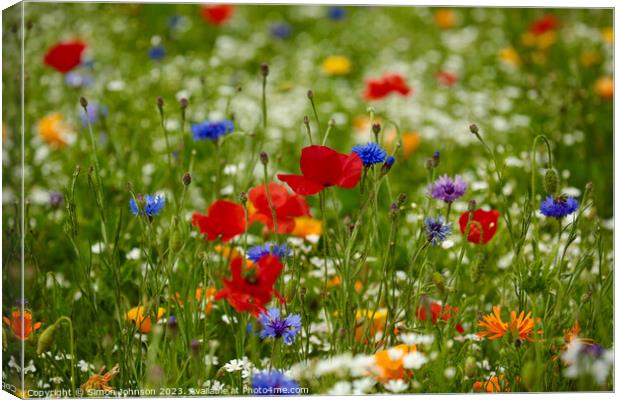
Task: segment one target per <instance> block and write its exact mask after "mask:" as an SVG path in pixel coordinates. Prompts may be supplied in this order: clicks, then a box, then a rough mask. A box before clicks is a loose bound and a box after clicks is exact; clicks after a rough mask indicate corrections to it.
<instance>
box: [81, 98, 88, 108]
mask: <svg viewBox="0 0 620 400" xmlns="http://www.w3.org/2000/svg"><path fill="white" fill-rule="evenodd" d="M80 105H81V106H82V107H84V108H86V107H87V106H88V100H86V97H84V96H81V97H80Z"/></svg>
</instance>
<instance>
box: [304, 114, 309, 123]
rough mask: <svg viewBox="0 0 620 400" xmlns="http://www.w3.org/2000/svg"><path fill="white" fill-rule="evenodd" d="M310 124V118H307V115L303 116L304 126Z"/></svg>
mask: <svg viewBox="0 0 620 400" xmlns="http://www.w3.org/2000/svg"><path fill="white" fill-rule="evenodd" d="M309 124H310V118H308V116H307V115H304V125H309Z"/></svg>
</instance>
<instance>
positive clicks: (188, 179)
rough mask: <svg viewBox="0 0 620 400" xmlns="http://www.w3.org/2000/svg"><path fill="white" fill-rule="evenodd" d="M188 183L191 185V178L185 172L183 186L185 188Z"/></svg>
mask: <svg viewBox="0 0 620 400" xmlns="http://www.w3.org/2000/svg"><path fill="white" fill-rule="evenodd" d="M190 183H192V176H191V175H190V174H189V172H186V173H184V174H183V184H184V185H185V186H188V185H189V184H190Z"/></svg>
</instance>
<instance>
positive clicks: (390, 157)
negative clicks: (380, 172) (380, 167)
mask: <svg viewBox="0 0 620 400" xmlns="http://www.w3.org/2000/svg"><path fill="white" fill-rule="evenodd" d="M395 161H396V159H395V158H394V157H392V156H389V157H388V158H387V159H386V160H385V163H386V164H387V165H389V166H390V167H391V166H392V165H393V164H394V162H395Z"/></svg>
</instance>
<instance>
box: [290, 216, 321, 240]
mask: <svg viewBox="0 0 620 400" xmlns="http://www.w3.org/2000/svg"><path fill="white" fill-rule="evenodd" d="M321 233H323V225H322V224H321V221H320V220H318V219H315V218H312V217H297V218H295V227H294V228H293V231H292V232H291V235H294V236H299V237H308V236H311V235H316V236H321Z"/></svg>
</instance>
